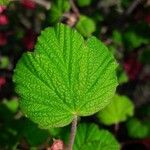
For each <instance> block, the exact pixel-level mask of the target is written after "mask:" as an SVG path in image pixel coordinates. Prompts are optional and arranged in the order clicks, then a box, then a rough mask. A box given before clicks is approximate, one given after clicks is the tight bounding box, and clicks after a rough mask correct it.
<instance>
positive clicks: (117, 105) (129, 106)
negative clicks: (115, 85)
mask: <svg viewBox="0 0 150 150" xmlns="http://www.w3.org/2000/svg"><path fill="white" fill-rule="evenodd" d="M133 113H134V105H133V103H132V102H131V101H130V99H129V98H127V97H126V96H119V95H115V96H114V97H113V99H112V102H111V104H109V105H108V106H107V107H105V108H104V109H103V110H101V111H100V112H99V113H98V114H97V117H98V118H99V119H100V121H101V122H102V123H104V124H106V125H112V124H118V123H119V122H123V121H126V120H127V118H128V117H129V116H133Z"/></svg>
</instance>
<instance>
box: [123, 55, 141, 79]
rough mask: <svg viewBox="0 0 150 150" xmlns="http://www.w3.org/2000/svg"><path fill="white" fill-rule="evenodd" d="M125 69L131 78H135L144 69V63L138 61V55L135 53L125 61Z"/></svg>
mask: <svg viewBox="0 0 150 150" xmlns="http://www.w3.org/2000/svg"><path fill="white" fill-rule="evenodd" d="M124 69H125V71H126V73H127V75H128V77H129V79H130V80H135V79H137V77H138V75H139V73H140V71H141V69H142V64H141V63H140V62H138V61H137V56H136V55H135V54H131V55H130V56H129V57H128V58H127V59H126V60H125V62H124Z"/></svg>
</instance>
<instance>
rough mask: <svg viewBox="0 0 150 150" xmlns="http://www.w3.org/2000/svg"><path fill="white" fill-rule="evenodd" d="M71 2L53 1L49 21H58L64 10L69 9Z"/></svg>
mask: <svg viewBox="0 0 150 150" xmlns="http://www.w3.org/2000/svg"><path fill="white" fill-rule="evenodd" d="M69 9H70V3H69V0H56V1H53V3H52V8H51V9H50V14H49V21H50V22H51V23H53V24H54V23H58V22H59V21H60V18H61V17H62V15H63V13H64V12H67V11H69Z"/></svg>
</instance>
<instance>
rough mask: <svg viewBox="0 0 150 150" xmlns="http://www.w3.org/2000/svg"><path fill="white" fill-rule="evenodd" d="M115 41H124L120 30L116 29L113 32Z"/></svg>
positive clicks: (118, 42)
mask: <svg viewBox="0 0 150 150" xmlns="http://www.w3.org/2000/svg"><path fill="white" fill-rule="evenodd" d="M112 39H113V42H114V43H116V44H118V45H120V44H121V43H122V34H121V32H120V31H118V30H114V31H113V33H112Z"/></svg>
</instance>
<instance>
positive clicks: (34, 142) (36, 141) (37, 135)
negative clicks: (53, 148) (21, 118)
mask: <svg viewBox="0 0 150 150" xmlns="http://www.w3.org/2000/svg"><path fill="white" fill-rule="evenodd" d="M23 133H24V134H23V135H24V137H25V138H26V140H27V142H28V143H29V144H30V145H31V146H38V145H40V144H43V143H44V142H46V140H47V139H48V137H49V133H48V131H47V130H44V129H40V128H38V126H37V124H35V123H33V122H31V121H29V120H27V122H26V126H25V128H24V131H23Z"/></svg>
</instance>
